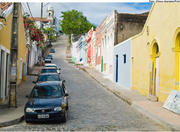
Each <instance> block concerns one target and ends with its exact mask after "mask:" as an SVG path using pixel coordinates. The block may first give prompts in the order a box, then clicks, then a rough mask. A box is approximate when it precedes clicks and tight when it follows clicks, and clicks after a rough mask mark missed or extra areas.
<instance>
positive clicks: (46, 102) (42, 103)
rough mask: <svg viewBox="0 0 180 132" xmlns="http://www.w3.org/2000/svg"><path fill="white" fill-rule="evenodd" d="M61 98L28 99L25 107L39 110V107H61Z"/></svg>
mask: <svg viewBox="0 0 180 132" xmlns="http://www.w3.org/2000/svg"><path fill="white" fill-rule="evenodd" d="M62 102H63V98H50V99H48V98H46V99H43V98H30V99H29V100H28V102H27V104H26V107H30V108H39V107H55V106H61V104H62Z"/></svg>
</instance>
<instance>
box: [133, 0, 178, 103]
mask: <svg viewBox="0 0 180 132" xmlns="http://www.w3.org/2000/svg"><path fill="white" fill-rule="evenodd" d="M178 12H180V3H175V2H173V3H165V2H164V3H155V4H154V5H153V7H152V9H151V12H150V14H149V16H148V20H147V22H146V24H145V27H144V28H143V31H142V33H140V34H139V35H137V36H135V37H133V39H132V56H133V62H132V89H135V90H137V91H138V92H140V93H141V94H143V95H148V94H149V87H150V72H151V69H152V45H153V43H154V42H156V43H157V44H158V46H159V52H160V53H159V89H158V99H159V101H161V102H164V101H165V100H166V98H167V96H168V95H169V93H170V91H171V90H173V89H177V87H179V81H178V82H177V80H176V74H179V67H178V71H175V70H176V67H177V66H178V63H179V60H178V62H177V64H176V62H175V51H174V50H173V49H174V47H175V38H176V35H177V32H178V29H179V27H180V14H179V13H178ZM179 31H180V29H179ZM176 85H178V86H176ZM178 90H179V88H178Z"/></svg>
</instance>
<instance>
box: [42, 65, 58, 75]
mask: <svg viewBox="0 0 180 132" xmlns="http://www.w3.org/2000/svg"><path fill="white" fill-rule="evenodd" d="M44 66H45V67H55V68H56V69H57V73H60V70H61V68H58V67H57V65H56V64H52V63H49V64H45V65H44Z"/></svg>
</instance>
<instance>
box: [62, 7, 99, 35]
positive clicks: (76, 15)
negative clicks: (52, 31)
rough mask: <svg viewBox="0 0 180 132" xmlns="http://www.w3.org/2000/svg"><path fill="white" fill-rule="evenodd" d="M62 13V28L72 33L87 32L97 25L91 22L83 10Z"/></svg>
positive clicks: (68, 33)
mask: <svg viewBox="0 0 180 132" xmlns="http://www.w3.org/2000/svg"><path fill="white" fill-rule="evenodd" d="M61 13H62V16H61V17H62V18H63V19H62V21H61V29H62V32H63V33H65V34H67V35H70V34H74V35H79V34H85V33H87V32H88V31H89V30H90V29H91V28H92V27H93V28H94V29H95V28H96V26H95V25H93V24H91V23H90V22H89V21H88V20H87V18H86V17H85V16H84V15H83V13H82V12H79V11H77V10H74V9H73V10H71V11H66V12H61Z"/></svg>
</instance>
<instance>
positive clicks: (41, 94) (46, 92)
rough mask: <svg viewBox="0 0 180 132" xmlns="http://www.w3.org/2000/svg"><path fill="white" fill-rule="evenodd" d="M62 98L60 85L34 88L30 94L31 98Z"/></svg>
mask: <svg viewBox="0 0 180 132" xmlns="http://www.w3.org/2000/svg"><path fill="white" fill-rule="evenodd" d="M62 96H63V92H62V87H61V86H60V85H45V86H35V87H34V89H33V90H32V92H31V97H33V98H58V97H62Z"/></svg>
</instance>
